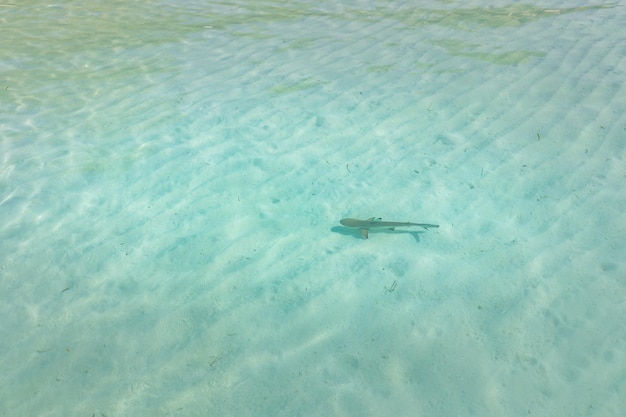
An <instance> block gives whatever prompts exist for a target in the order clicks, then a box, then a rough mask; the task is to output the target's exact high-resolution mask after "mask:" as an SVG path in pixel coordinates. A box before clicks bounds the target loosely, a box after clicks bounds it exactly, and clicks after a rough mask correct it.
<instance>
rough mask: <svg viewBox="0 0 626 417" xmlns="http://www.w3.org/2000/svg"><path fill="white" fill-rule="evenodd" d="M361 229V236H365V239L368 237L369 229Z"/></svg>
mask: <svg viewBox="0 0 626 417" xmlns="http://www.w3.org/2000/svg"><path fill="white" fill-rule="evenodd" d="M359 231H360V232H361V236H362V237H363V239H367V236H368V230H367V229H360V230H359Z"/></svg>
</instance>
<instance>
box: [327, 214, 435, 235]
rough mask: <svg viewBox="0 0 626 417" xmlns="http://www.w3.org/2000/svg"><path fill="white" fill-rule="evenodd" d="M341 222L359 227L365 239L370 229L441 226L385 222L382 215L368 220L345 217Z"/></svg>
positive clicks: (351, 226)
mask: <svg viewBox="0 0 626 417" xmlns="http://www.w3.org/2000/svg"><path fill="white" fill-rule="evenodd" d="M339 223H341V224H342V225H344V226H345V227H348V228H350V229H359V231H360V232H361V236H362V237H363V239H367V238H368V235H369V231H370V229H373V230H376V229H387V230H394V229H395V228H396V227H410V226H418V227H423V228H424V229H426V230H428V229H430V228H434V227H439V225H438V224H429V223H411V222H384V221H383V219H382V218H380V217H370V218H369V219H367V220H359V219H351V218H349V217H348V218H345V219H341V220H339Z"/></svg>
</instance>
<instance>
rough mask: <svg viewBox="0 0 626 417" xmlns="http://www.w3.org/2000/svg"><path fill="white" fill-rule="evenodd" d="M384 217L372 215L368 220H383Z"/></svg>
mask: <svg viewBox="0 0 626 417" xmlns="http://www.w3.org/2000/svg"><path fill="white" fill-rule="evenodd" d="M382 219H383V218H382V217H370V218H369V219H367V221H370V222H379V221H381V220H382Z"/></svg>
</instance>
